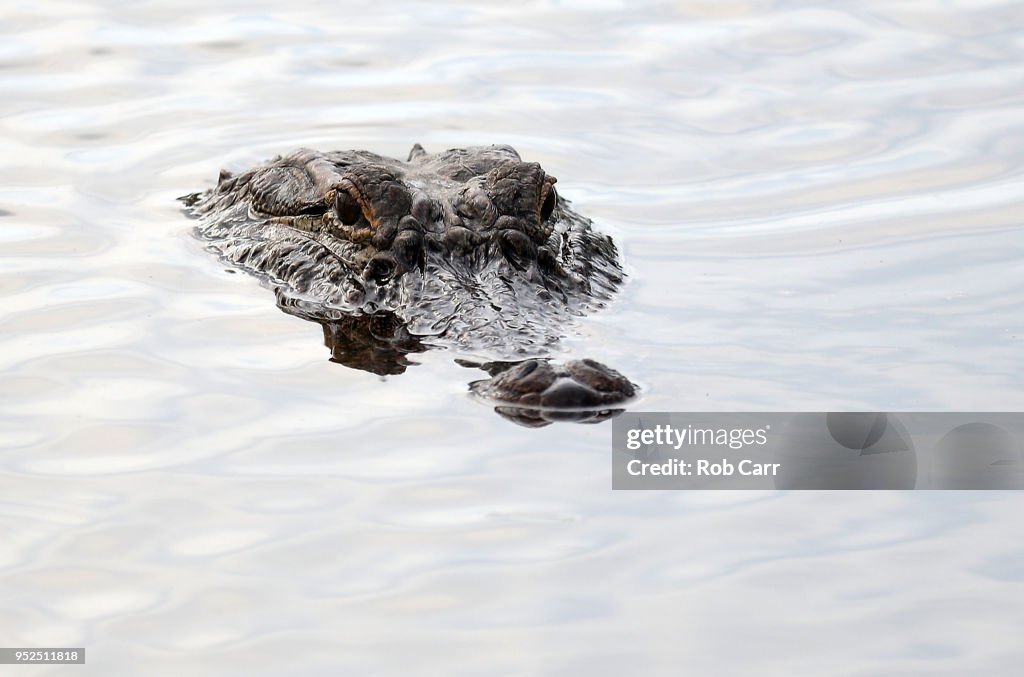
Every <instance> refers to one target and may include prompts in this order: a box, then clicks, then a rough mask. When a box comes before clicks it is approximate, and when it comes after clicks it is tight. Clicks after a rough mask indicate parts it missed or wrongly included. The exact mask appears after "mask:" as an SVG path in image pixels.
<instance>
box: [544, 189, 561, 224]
mask: <svg viewBox="0 0 1024 677" xmlns="http://www.w3.org/2000/svg"><path fill="white" fill-rule="evenodd" d="M557 204H558V193H556V192H555V187H554V186H552V187H551V188H550V189H548V194H547V196H546V197H545V198H544V204H542V205H541V206H540V220H541V221H547V220H548V219H550V218H551V214H553V213H554V211H555V205H557Z"/></svg>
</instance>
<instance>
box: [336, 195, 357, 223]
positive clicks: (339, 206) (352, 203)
mask: <svg viewBox="0 0 1024 677" xmlns="http://www.w3.org/2000/svg"><path fill="white" fill-rule="evenodd" d="M334 210H335V211H336V212H337V213H338V218H339V219H340V220H341V222H342V223H344V224H345V225H346V226H354V225H355V224H357V223H358V222H359V219H361V218H362V216H363V208H362V207H360V206H359V203H358V202H357V201H356V199H355V198H354V197H352V195H351V194H350V193H349V192H348V191H347V190H339V191H338V194H337V195H336V196H335V198H334Z"/></svg>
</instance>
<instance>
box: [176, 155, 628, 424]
mask: <svg viewBox="0 0 1024 677" xmlns="http://www.w3.org/2000/svg"><path fill="white" fill-rule="evenodd" d="M554 184H555V178H554V177H553V176H550V175H548V174H546V173H545V172H544V170H543V169H542V168H541V167H540V165H538V164H536V163H528V162H523V161H522V160H521V159H520V158H519V155H518V154H517V153H516V151H515V150H513V149H512V148H510V147H508V146H490V147H482V148H461V149H452V150H448V151H445V152H443V153H437V154H434V155H430V154H428V153H426V151H424V150H423V149H422V148H421V147H420V146H419V145H418V144H417V145H416V146H414V147H413V150H412V152H411V153H410V156H409V159H408V161H406V162H401V161H399V160H395V159H392V158H387V157H383V156H380V155H376V154H374V153H369V152H366V151H334V152H328V153H322V152H319V151H314V150H306V149H303V150H298V151H296V152H294V153H291V154H289V155H285V156H279V157H277V158H275V159H274V160H272V161H271V162H269V163H267V164H265V165H262V166H259V167H255V168H253V169H250V170H249V171H246V172H243V173H241V174H238V175H237V176H235V175H232V174H230V173H228V172H226V171H225V172H221V176H220V180H219V181H218V184H217V186H216V188H213V189H211V190H208V191H206V192H204V193H196V194H192V195H188V196H186V197H184V198H182V199H183V200H184V202H185V203H186V205H188V207H189V211H190V214H191V215H193V216H195V217H196V218H198V220H199V227H198V232H199V234H200V236H201V237H203V238H204V239H206V240H208V241H209V242H210V244H211V246H212V248H213V249H214V250H215V251H216V252H217V253H219V254H220V255H221V256H222V257H223V258H224V259H226V260H228V261H229V262H231V263H232V264H234V265H236V266H238V267H241V268H243V269H245V270H247V271H249V272H252V273H254V274H257V275H260V276H262V277H263V278H264V279H265V280H267V281H269V282H270V283H271V284H272V285H273V286H274V287H275V288H276V289H277V291H278V301H279V303H280V304H281V305H282V307H283V308H285V309H286V310H287V311H288V312H292V313H295V314H299V315H301V316H303V317H307V318H309V319H312V320H316V321H318V322H320V323H321V324H323V325H324V332H325V336H326V337H328V344H329V345H330V346H331V348H332V352H333V353H334V354H335V357H336V358H337V356H338V355H339V354H343V355H346V356H349V358H350V359H353V362H352V363H351V364H350V366H356V367H357V368H362V369H368V370H370V371H378V372H380V373H399V372H400V371H402V370H404V364H405V362H404V358H401V359H397V361H396V355H398V356H400V355H402V354H404V353H407V352H414V351H416V350H423V349H424V348H423V345H422V344H427V345H430V344H441V345H446V346H449V347H452V348H454V349H457V350H459V351H460V352H469V353H473V354H478V355H483V356H487V357H490V358H494V359H499V360H505V361H508V360H514V359H519V360H522V359H524V358H530V357H543V356H544V355H545V354H546V352H547V350H548V347H549V346H550V345H551V344H552V343H554V342H555V341H557V340H558V339H559V338H561V337H562V336H563V335H564V334H565V329H566V327H567V326H569V325H570V324H571V322H572V320H573V318H574V317H575V316H579V315H582V314H584V313H586V312H587V311H589V310H592V309H596V308H600V307H602V306H603V305H604V303H605V302H606V301H607V300H608V299H609V298H610V297H611V295H612V294H613V293H614V292H615V291H616V289H617V288H618V287H619V285H620V284H621V282H622V268H621V266H620V265H619V262H618V253H617V251H616V248H615V245H614V243H613V242H612V240H611V238H609V237H608V236H606V235H603V234H600V233H597V232H595V231H594V230H593V228H592V224H591V222H590V220H589V219H586V218H585V217H583V216H580V215H579V214H577V213H576V212H574V211H573V210H572V209H571V208H570V207H569V204H568V202H567V201H566V200H564V199H561V198H559V196H558V194H557V192H556V191H555V188H554ZM362 318H370V319H362ZM381 318H386V319H384V320H382V319H381ZM382 326H386V327H388V333H389V334H394V335H400V336H401V337H402V340H400V341H397V342H396V341H395V340H393V339H392V340H389V339H388V338H384V339H383V342H381V337H380V336H377V335H376V334H375V333H374V332H375V331H376V332H377V333H379V328H380V327H382ZM368 341H369V342H370V343H372V344H373V347H372V349H371V350H365V349H364V348H365V346H363V344H366V343H367V342H368ZM421 341H422V344H421ZM352 344H356V345H359V346H363V348H354V346H353V345H352ZM384 354H387V355H389V357H388V358H387V359H386V360H385V362H386V363H387V364H385V365H381V364H377V365H374V364H372V359H373V356H378V357H379V356H381V355H384ZM355 355H359V356H360V357H359V359H354V358H353V356H355ZM367 360H369V362H367ZM339 361H343V360H339ZM542 362H543V360H541V361H532V362H531V363H530V364H532V365H533V366H532V367H530V368H529V369H528V372H529V373H526V374H523V375H522V378H521V379H519V378H516V377H515V376H514V375H513V374H515V373H518V372H519V371H523V369H519V370H517V369H516V368H512V369H509V370H508V371H506V372H504V373H503V374H501V375H498V376H495V377H494V378H492V379H491V381H490V382H488V383H489V385H487V386H486V387H484V386H477V385H474V391H475V392H477V393H478V394H481V395H483V396H485V397H488V398H491V399H496V400H499V401H502V402H505V403H509V404H513V405H520V406H530V407H533V406H539V407H541V408H544V409H566V408H571V409H576V408H586V407H590V408H593V406H607V405H610V404H615V403H618V402H621V401H623V400H625V399H628V398H629V397H632V396H633V394H634V387H633V386H632V384H631V383H630V382H629V381H628V380H627V379H625V378H624V377H622V376H621V375H620V374H618V373H617V372H615V371H614V370H611V369H609V368H608V367H605V366H604V365H601V364H599V363H597V362H594V361H592V360H588V361H586V365H587V366H586V368H576V369H570V367H571V365H574V364H575V365H580V364H584V363H583V362H573V363H569V364H568V365H566V366H565V367H561V366H552V365H545V366H543V367H541V369H540V371H542V372H545V373H547V372H548V371H550V372H551V373H556V372H557V373H558V374H559V377H558V381H559V384H558V387H557V388H555V389H554V390H552V392H549V393H546V394H544V395H543V396H542V395H541V393H540V392H539V391H534V390H530V384H531V383H533V384H537V383H539V380H538V376H537V373H536V371H537V365H538V364H540V363H542ZM346 363H349V362H346ZM492 364H495V363H492ZM399 367H400V368H399ZM395 369H398V372H396V371H395ZM381 370H384V371H383V372H381ZM552 370H553V371H552ZM531 374H532V377H531V376H530V375H531ZM609 384H613V385H609ZM548 385H551V384H548ZM598 385H599V386H600V387H596V386H598ZM594 392H600V393H601V397H600V398H598V399H599V400H600V401H597V400H595V398H594V397H593V395H592V393H594ZM591 405H593V406H591Z"/></svg>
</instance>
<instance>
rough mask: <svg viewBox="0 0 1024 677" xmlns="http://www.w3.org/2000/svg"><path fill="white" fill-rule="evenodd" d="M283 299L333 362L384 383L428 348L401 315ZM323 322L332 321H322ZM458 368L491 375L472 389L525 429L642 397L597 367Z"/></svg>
mask: <svg viewBox="0 0 1024 677" xmlns="http://www.w3.org/2000/svg"><path fill="white" fill-rule="evenodd" d="M277 299H278V307H280V308H281V309H282V310H284V311H285V312H287V313H289V314H291V315H295V316H297V317H302V318H303V319H307V320H310V321H313V322H316V323H318V324H319V325H320V326H321V327H322V328H323V332H324V344H325V345H326V346H327V347H328V348H330V350H331V361H332V362H337V363H338V364H342V365H344V366H346V367H350V368H352V369H359V370H360V371H367V372H370V373H372V374H378V375H381V376H386V375H391V376H393V375H398V374H402V373H404V372H405V370H406V369H407V368H408V367H409V366H410V365H412V364H415V363H414V362H411V361H410V360H409V359H408V358H407V357H406V356H407V355H408V354H409V353H422V352H424V351H425V350H427V348H428V346H427V345H425V344H424V343H423V342H421V340H420V338H419V337H417V336H415V335H413V334H411V333H410V332H409V329H408V326H407V325H406V323H405V322H403V321H402V320H401V318H399V317H398V315H396V314H395V313H392V312H389V311H378V312H375V313H371V314H366V313H362V312H358V311H355V312H344V311H341V310H328V309H324V308H323V307H321V306H316V305H314V306H312V307H311V306H310V305H308V304H306V303H304V302H302V301H297V300H295V299H294V298H293V297H291V296H289V295H288V294H286V293H283V292H282V291H281V290H280V289H278V290H277ZM325 315H326V316H329V317H330V319H324V317H325ZM457 362H458V363H459V364H460V365H462V366H464V367H476V368H479V369H482V370H484V371H486V372H487V373H488V374H489V375H490V377H491V378H489V379H485V380H480V381H474V382H472V383H471V384H470V389H471V390H472V391H473V392H474V393H475V394H476V395H478V396H480V397H482V398H485V399H490V400H496V401H498V402H503V403H504V404H499V405H498V406H496V407H495V408H494V411H495V412H496V413H498V414H499V415H500V416H502V417H503V418H505V419H507V420H509V421H512V422H514V423H518V424H519V425H522V426H524V427H527V428H540V427H544V426H547V425H550V424H551V423H554V422H557V421H571V422H577V423H599V422H601V421H604V420H607V419H609V418H611V417H612V416H615V415H617V414H620V413H622V411H624V410H623V409H621V408H609V405H612V404H619V403H621V402H623V401H624V400H626V399H629V398H632V397H634V396H635V395H636V387H635V386H634V385H633V384H632V383H631V382H630V381H629V379H627V378H626V377H625V376H623V375H622V374H620V373H618V372H617V371H615V370H613V369H611V368H609V367H607V366H605V365H603V364H601V363H600V362H595V361H594V360H574V361H571V362H569V363H567V364H564V365H560V364H556V363H553V362H552V361H551V360H548V359H538V358H530V359H528V360H521V361H504V362H500V361H499V362H484V363H476V362H473V361H471V360H465V359H461V360H457Z"/></svg>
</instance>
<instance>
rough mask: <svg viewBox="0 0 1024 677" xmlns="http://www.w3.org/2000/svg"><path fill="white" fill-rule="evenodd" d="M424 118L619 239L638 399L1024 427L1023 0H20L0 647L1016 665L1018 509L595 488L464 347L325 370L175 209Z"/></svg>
mask: <svg viewBox="0 0 1024 677" xmlns="http://www.w3.org/2000/svg"><path fill="white" fill-rule="evenodd" d="M214 5H216V8H214ZM414 142H420V143H422V144H423V145H424V146H426V147H427V148H428V149H430V150H438V149H443V148H446V147H451V146H458V145H466V144H487V143H510V144H512V145H514V146H516V147H517V148H518V149H519V151H520V153H521V154H522V155H523V156H524V157H525V158H526V159H529V160H536V161H539V162H541V163H542V164H543V165H544V166H545V168H546V169H547V170H548V171H550V172H551V173H552V174H554V175H556V176H558V177H559V184H558V185H559V190H560V191H561V193H562V194H563V195H565V196H567V197H569V198H570V199H572V200H573V201H574V203H575V205H576V206H577V207H578V208H579V210H580V211H582V212H584V213H586V214H588V215H590V216H591V217H592V218H594V219H595V220H596V221H597V223H598V224H599V227H600V228H601V229H602V230H604V231H606V232H610V233H611V234H612V235H613V236H615V237H616V238H617V239H618V240H619V242H620V243H621V245H622V247H623V250H624V255H625V260H626V263H627V266H628V269H629V272H630V275H631V281H630V284H629V285H628V286H627V288H626V289H625V291H624V293H623V294H622V295H621V296H620V298H619V300H618V302H617V303H616V304H615V305H614V306H613V307H612V308H610V309H609V311H608V312H605V313H603V314H601V315H597V316H594V317H591V318H588V319H587V320H586V321H585V322H584V323H583V324H582V326H581V327H580V329H579V331H578V333H577V334H576V335H574V336H572V337H570V338H569V339H567V340H566V341H565V342H564V343H563V345H562V346H561V351H562V353H563V355H562V356H565V355H583V354H586V355H589V356H592V357H595V358H597V359H600V360H602V361H605V362H607V363H609V364H611V365H614V366H616V367H617V368H619V369H621V370H622V371H624V372H625V373H627V374H629V375H630V376H632V377H633V378H634V380H637V381H638V382H640V383H641V384H642V386H643V388H644V397H643V398H642V400H641V401H640V402H639V403H638V404H637V405H636V407H638V408H642V409H649V410H694V409H707V410H719V411H730V410H783V409H792V410H801V409H809V410H830V409H868V410H943V409H952V410H989V409H991V410H1021V409H1024V390H1022V388H1021V376H1020V374H1021V373H1022V372H1024V351H1022V347H1024V340H1022V337H1024V326H1022V317H1024V285H1022V281H1024V264H1022V263H1021V261H1022V260H1024V235H1022V230H1021V222H1022V220H1024V182H1022V173H1024V5H1022V4H1021V3H1019V2H986V1H977V2H943V3H923V2H922V3H910V2H900V3H896V2H882V1H881V0H878V1H877V2H865V3H839V2H837V3H833V4H831V5H829V4H828V3H788V2H780V3H769V2H763V3H732V2H693V3H680V4H679V5H678V6H668V5H662V4H654V5H650V6H640V5H639V4H638V3H621V4H620V3H616V2H606V3H595V2H586V3H583V2H581V3H578V4H574V3H571V2H551V3H547V4H544V3H522V2H520V3H514V4H513V5H509V6H508V7H507V8H504V9H497V8H492V9H486V10H483V9H481V8H479V7H478V6H477V4H476V3H465V4H459V3H456V2H444V3H433V4H431V5H429V6H428V5H426V4H419V3H409V4H399V3H366V4H359V5H356V4H352V5H351V6H344V7H342V6H339V4H338V3H333V2H332V3H322V4H320V5H319V6H315V5H313V4H310V3H290V4H289V5H285V4H283V3H268V4H261V3H253V2H246V3H244V4H243V3H238V5H237V6H236V7H233V8H232V7H228V6H227V3H208V2H197V1H196V2H192V1H189V0H185V1H182V2H177V3H158V2H132V3H114V2H111V3H107V4H102V3H92V4H90V3H87V2H75V3H60V2H35V3H18V2H9V3H7V4H6V5H4V8H3V9H2V10H0V158H2V159H0V298H2V306H0V327H2V333H0V338H2V349H0V382H2V387H0V400H2V406H0V446H2V447H3V452H2V456H0V518H2V524H3V527H2V528H3V530H2V532H0V533H2V535H3V538H2V545H0V644H2V645H4V646H60V645H63V646H86V647H87V649H88V663H87V665H85V666H84V667H79V668H75V671H76V674H88V675H120V674H124V675H133V674H134V675H141V674H145V675H168V676H175V677H178V676H180V675H183V674H203V675H261V676H262V675H275V676H276V675H281V676H285V675H289V676H290V675H408V674H437V675H488V676H493V675H534V674H537V675H541V674H543V675H580V674H588V675H623V674H666V675H667V674H673V675H674V674H680V673H681V671H683V670H686V671H689V672H693V673H695V674H711V673H715V674H742V673H747V674H754V673H755V671H756V674H761V675H793V674H815V675H826V674H835V675H896V674H925V673H927V674H930V675H933V674H951V675H953V674H956V675H960V674H973V675H983V674H991V675H1002V674H1017V670H1019V666H1020V665H1021V664H1022V662H1024V649H1022V648H1021V647H1022V644H1021V631H1022V625H1024V623H1022V616H1021V605H1022V603H1024V548H1022V545H1021V542H1022V538H1021V537H1022V536H1024V520H1022V517H1021V514H1022V508H1024V498H1022V497H1021V496H1020V495H1019V494H1012V493H1005V494H1000V493H994V492H993V493H990V494H969V493H959V494H954V493H934V494H925V493H921V494H917V495H909V494H901V493H895V492H893V493H885V494H882V493H877V494H874V493H861V494H855V493H848V494H830V493H821V494H801V493H791V494H785V493H765V494H761V493H743V494H739V493H736V494H731V493H715V494H702V495H697V494H684V493H624V492H618V493H612V492H611V491H610V489H609V487H610V454H609V440H610V426H609V425H607V424H603V425H597V426H578V425H555V426H551V427H548V428H544V429H541V430H528V429H524V428H520V427H517V426H515V425H512V424H510V423H508V422H506V421H504V420H502V419H500V418H499V417H497V416H495V415H494V414H493V413H491V412H489V411H488V407H487V406H486V405H483V404H481V403H480V402H477V401H474V400H472V399H471V398H470V397H469V396H468V395H467V393H466V385H465V384H466V382H467V381H469V380H471V379H472V378H474V377H475V376H476V374H475V373H474V372H472V371H470V370H467V369H464V368H462V367H459V366H458V365H456V364H455V363H454V362H453V361H452V359H451V358H452V355H451V354H448V353H445V352H444V351H433V352H430V353H427V354H423V355H419V356H416V358H415V359H416V361H418V362H419V363H420V364H419V366H415V367H413V368H410V369H409V370H408V371H407V372H406V373H405V374H403V375H401V376H398V377H389V378H380V377H377V376H374V375H372V374H368V373H365V372H359V371H353V370H350V369H346V368H343V367H341V366H338V365H334V364H330V363H329V362H328V361H327V359H328V357H329V354H328V351H327V349H326V348H324V346H323V341H322V335H321V332H320V329H319V327H317V326H316V325H313V324H310V323H307V322H304V321H302V320H300V319H296V318H293V317H290V316H287V315H285V314H283V313H281V312H280V311H278V310H277V309H276V308H275V307H274V302H273V297H272V294H271V293H270V292H268V291H267V290H266V289H264V288H262V287H260V285H259V284H258V283H257V282H256V281H255V280H254V279H252V278H250V277H248V276H245V275H239V274H231V273H229V272H228V271H226V270H225V267H224V266H223V265H222V264H221V263H219V262H218V261H217V260H216V259H215V258H214V257H212V256H210V255H209V254H207V253H206V252H205V251H204V250H203V245H202V244H201V243H200V242H197V241H196V240H195V239H193V238H192V236H191V234H190V229H191V227H192V224H191V223H190V222H188V221H187V220H186V219H185V218H184V217H183V216H182V215H181V213H180V211H179V205H178V204H177V203H175V202H174V198H175V197H177V196H178V195H182V194H184V193H187V192H191V191H193V190H197V189H201V188H203V187H206V186H209V185H211V184H212V182H213V181H214V180H215V178H216V175H217V172H218V170H219V169H220V168H221V167H228V168H230V169H235V170H237V169H244V168H246V167H248V166H249V165H251V164H253V163H255V162H258V161H261V160H263V159H265V158H268V157H270V156H272V155H274V154H276V153H279V152H283V151H288V150H290V149H292V148H295V147H297V146H301V145H306V146H312V147H320V148H324V149H330V148H367V149H369V150H373V151H376V152H379V153H383V154H390V155H397V156H400V157H404V156H405V154H406V153H407V152H408V148H409V147H410V146H411V145H412V144H413V143H414ZM68 670H69V668H66V667H60V666H50V667H37V668H27V667H22V668H18V671H19V673H18V674H25V675H58V674H59V675H65V674H68Z"/></svg>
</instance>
